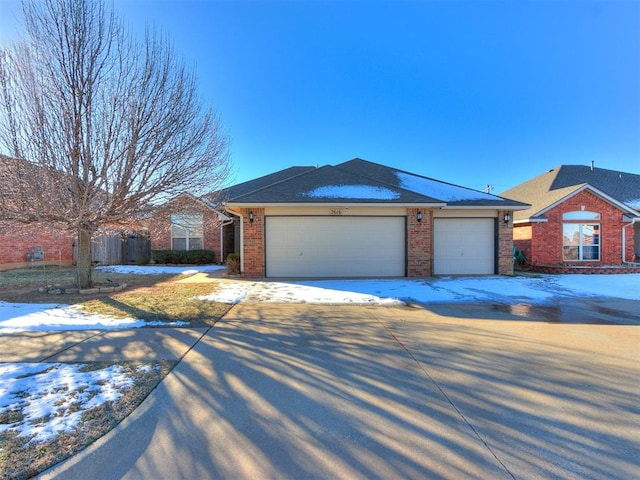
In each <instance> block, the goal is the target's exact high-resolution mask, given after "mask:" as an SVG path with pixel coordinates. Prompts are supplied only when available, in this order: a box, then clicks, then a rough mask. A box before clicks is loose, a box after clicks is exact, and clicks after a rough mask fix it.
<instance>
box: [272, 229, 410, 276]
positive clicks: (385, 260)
mask: <svg viewBox="0 0 640 480" xmlns="http://www.w3.org/2000/svg"><path fill="white" fill-rule="evenodd" d="M265 230H266V231H265V234H266V270H267V271H266V274H267V276H268V277H298V278H299V277H396V276H397V277H403V276H405V275H406V268H405V263H406V253H405V249H406V247H405V245H406V241H405V238H406V233H405V232H406V228H405V218H404V217H266V222H265Z"/></svg>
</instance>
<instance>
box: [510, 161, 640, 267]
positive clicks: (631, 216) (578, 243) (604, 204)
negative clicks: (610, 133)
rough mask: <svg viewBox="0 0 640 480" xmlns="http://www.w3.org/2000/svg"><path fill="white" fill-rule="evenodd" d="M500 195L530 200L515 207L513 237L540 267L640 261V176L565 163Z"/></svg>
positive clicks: (525, 255) (614, 264)
mask: <svg viewBox="0 0 640 480" xmlns="http://www.w3.org/2000/svg"><path fill="white" fill-rule="evenodd" d="M501 195H502V196H503V197H506V198H511V199H513V200H517V201H521V202H526V203H529V204H530V205H531V207H530V208H528V209H526V210H519V211H517V212H515V214H514V226H513V240H514V245H515V246H516V248H518V249H519V250H521V251H522V252H523V254H524V257H525V259H526V261H527V263H529V264H530V265H531V267H532V268H534V269H536V270H541V271H561V272H569V271H578V272H583V271H596V270H597V269H602V267H605V266H617V267H620V266H623V265H626V264H629V263H631V262H634V261H638V260H639V257H640V175H635V174H632V173H627V172H619V171H615V170H606V169H602V168H595V167H594V165H593V164H592V165H591V166H583V165H560V166H558V167H556V168H553V169H551V170H549V171H548V172H545V173H543V174H542V175H539V176H537V177H535V178H533V179H531V180H529V181H527V182H524V183H522V184H520V185H518V186H516V187H514V188H512V189H510V190H507V191H506V192H503V193H502V194H501ZM612 271H620V270H619V269H617V270H612Z"/></svg>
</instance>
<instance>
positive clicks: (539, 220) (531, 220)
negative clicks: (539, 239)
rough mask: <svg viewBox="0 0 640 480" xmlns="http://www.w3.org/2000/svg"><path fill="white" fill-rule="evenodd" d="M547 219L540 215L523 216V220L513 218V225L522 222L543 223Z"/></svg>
mask: <svg viewBox="0 0 640 480" xmlns="http://www.w3.org/2000/svg"><path fill="white" fill-rule="evenodd" d="M548 221H549V219H548V218H546V217H542V218H525V219H524V220H514V221H513V224H514V225H521V224H523V223H545V222H548Z"/></svg>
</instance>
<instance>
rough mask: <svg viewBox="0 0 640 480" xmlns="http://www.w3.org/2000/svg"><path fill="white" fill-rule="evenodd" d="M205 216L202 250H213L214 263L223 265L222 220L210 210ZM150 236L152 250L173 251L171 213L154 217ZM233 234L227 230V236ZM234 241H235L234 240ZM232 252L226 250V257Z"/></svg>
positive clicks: (167, 212) (166, 212) (161, 213)
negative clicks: (221, 248)
mask: <svg viewBox="0 0 640 480" xmlns="http://www.w3.org/2000/svg"><path fill="white" fill-rule="evenodd" d="M199 213H202V214H203V224H204V225H203V226H204V228H203V238H202V248H204V249H206V250H213V252H214V261H215V262H218V263H223V262H224V259H223V258H221V255H220V252H221V250H220V247H221V245H220V224H221V222H220V220H219V219H218V214H217V213H216V212H215V211H213V210H210V209H206V210H204V211H202V212H199ZM148 229H149V236H150V238H151V249H152V250H170V249H171V212H169V211H161V212H159V213H157V214H156V215H155V216H154V217H153V221H151V222H150V224H149V226H148ZM228 232H231V233H232V232H233V230H225V234H227V233H228ZM232 241H233V240H232ZM229 253H230V251H229V250H226V249H225V252H224V255H225V256H226V255H227V254H229Z"/></svg>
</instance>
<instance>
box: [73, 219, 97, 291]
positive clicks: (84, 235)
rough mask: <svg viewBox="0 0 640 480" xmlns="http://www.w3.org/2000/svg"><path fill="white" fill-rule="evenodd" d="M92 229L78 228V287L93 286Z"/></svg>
mask: <svg viewBox="0 0 640 480" xmlns="http://www.w3.org/2000/svg"><path fill="white" fill-rule="evenodd" d="M91 235H92V234H91V230H88V229H86V228H82V227H80V228H79V229H78V257H77V259H76V275H77V280H78V288H91V286H92V284H93V282H92V280H91Z"/></svg>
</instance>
